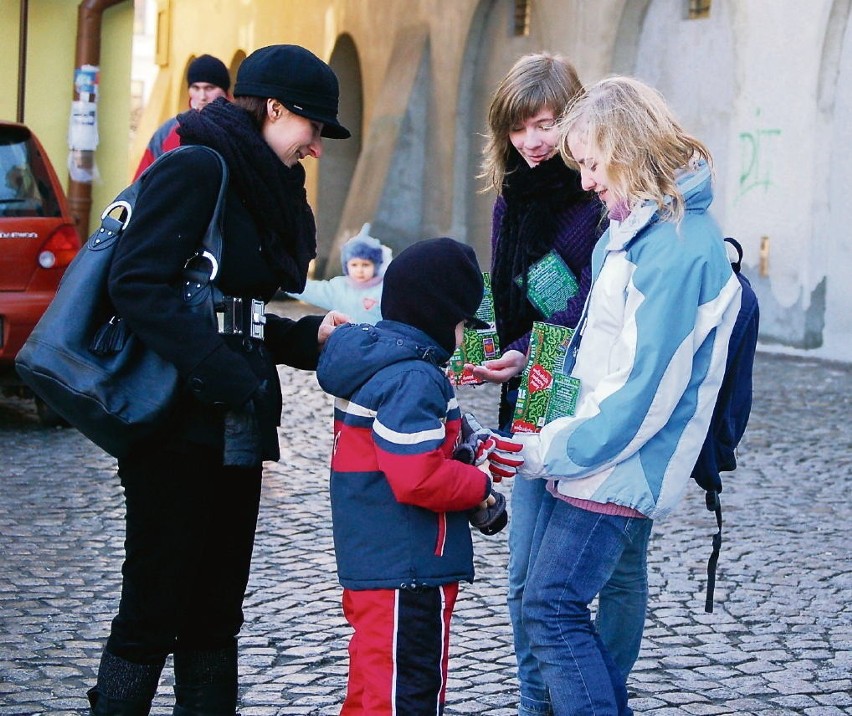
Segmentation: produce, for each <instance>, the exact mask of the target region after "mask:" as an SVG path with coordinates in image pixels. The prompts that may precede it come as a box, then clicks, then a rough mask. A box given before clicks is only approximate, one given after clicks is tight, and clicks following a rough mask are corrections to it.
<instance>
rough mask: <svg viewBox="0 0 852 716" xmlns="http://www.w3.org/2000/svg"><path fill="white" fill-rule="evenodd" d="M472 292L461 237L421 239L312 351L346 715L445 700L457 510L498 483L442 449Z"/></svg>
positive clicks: (468, 558)
mask: <svg viewBox="0 0 852 716" xmlns="http://www.w3.org/2000/svg"><path fill="white" fill-rule="evenodd" d="M482 292H483V280H482V274H481V272H480V269H479V265H478V264H477V261H476V255H475V254H474V252H473V249H471V248H470V247H469V246H466V245H464V244H461V243H459V242H457V241H454V240H453V239H448V238H440V239H429V240H426V241H420V242H418V243H416V244H414V245H412V246H410V247H408V248H407V249H405V250H404V251H403V252H402V253H400V255H399V256H398V257H397V258H396V259H394V260H393V261H392V262H391V263H390V264H389V265H388V268H387V272H386V274H385V279H384V291H383V294H382V316H383V317H384V320H382V321H380V322H379V323H378V324H377V325H376V326H370V325H366V324H363V325H345V326H341V327H339V328H338V329H337V330H335V331H334V333H333V334H332V336H331V337H330V338H329V340H328V342H327V344H326V346H325V349H324V350H323V353H322V355H321V356H320V362H319V367H318V369H317V378H318V380H319V383H320V385H321V386H322V388H323V390H325V391H326V392H328V393H330V394H331V395H333V396H335V398H336V400H335V406H334V431H335V438H334V451H333V455H332V458H331V507H332V517H333V525H334V544H335V553H336V557H337V571H338V577H339V579H340V583H341V584H342V585H343V588H344V590H343V609H344V613H345V615H346V618H347V620H348V621H349V623H350V624H351V625H352V627H353V628H354V630H355V633H354V634H353V636H352V640H351V642H350V644H349V655H350V667H349V685H348V690H347V695H346V700H345V702H344V704H343V709H342V711H341V714H344V715H346V716H353V715H355V714H370V715H371V716H381V715H383V714H406V715H407V716H416V715H418V714H436V713H440V712H441V710H442V709H443V702H444V696H445V688H446V677H447V661H448V648H449V624H450V616H451V614H452V611H453V606H454V604H455V600H456V596H457V594H458V583H459V582H460V581H462V580H466V581H468V582H470V581H472V580H473V575H474V569H473V546H472V540H471V533H470V525H469V519H470V518H471V511H472V510H475V509H477V508H482V509H487V508H488V507H489V506H490V505H493V504H494V501H495V494H496V493H494V494H492V486H491V478H490V476H489V474H487V472H486V471H483V470H482V469H480V468H477V467H474V466H473V465H470V464H465V463H463V462H460V461H458V460H454V459H453V453H454V451H455V449H456V448H457V447H458V445H459V443H460V442H461V424H462V421H461V414H460V410H459V405H458V402H457V401H456V398H455V394H454V391H453V387H452V385H451V384H450V382H449V380H448V379H447V377H446V375H445V373H444V368H443V366H444V365H445V364H446V363H447V361H448V360H449V357H450V355H451V354H452V352H453V350H454V349H455V348H456V346H457V345H458V344H459V343H460V341H461V337H462V330H463V328H464V325H465V322H466V321H468V320H470V319H472V318H473V316H474V314H475V312H476V309H477V308H478V306H479V304H480V302H481V300H482ZM484 467H485V468H486V469H487V467H488V465H487V464H485V465H484ZM498 500H500V502H501V503H502V499H500V498H498Z"/></svg>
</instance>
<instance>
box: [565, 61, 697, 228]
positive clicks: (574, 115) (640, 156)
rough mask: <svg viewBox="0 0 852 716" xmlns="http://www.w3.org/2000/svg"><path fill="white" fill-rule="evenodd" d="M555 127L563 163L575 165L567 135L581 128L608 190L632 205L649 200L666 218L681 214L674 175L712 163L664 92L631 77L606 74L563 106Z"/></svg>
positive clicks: (673, 218)
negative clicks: (606, 177) (602, 170)
mask: <svg viewBox="0 0 852 716" xmlns="http://www.w3.org/2000/svg"><path fill="white" fill-rule="evenodd" d="M559 131H560V137H559V153H560V154H561V155H562V159H563V160H564V161H565V163H566V164H569V165H570V166H574V167H576V166H577V162H576V160H575V158H574V157H573V156H572V155H571V151H570V149H569V148H568V138H569V135H570V134H573V133H576V132H580V133H582V134H584V135H585V139H586V145H587V147H589V148H590V149H592V150H593V151H594V153H595V158H596V159H597V161H598V162H602V163H603V165H604V167H605V168H606V171H607V174H608V175H609V179H610V186H609V190H610V192H612V194H613V195H614V196H615V197H616V198H617V199H621V200H624V201H626V202H627V204H628V206H630V207H631V208H632V207H633V206H635V205H637V204H640V203H644V202H645V201H653V202H654V203H655V204H656V205H657V208H658V209H659V211H660V213H661V214H662V216H663V219H664V220H668V221H674V222H678V221H680V219H681V218H683V213H684V200H683V195H682V194H681V193H680V191H679V190H678V188H677V177H678V175H679V174H680V173H681V172H682V171H683V170H684V169H685V168H690V167H694V166H695V164H696V163H697V162H698V161H699V160H701V159H703V160H704V161H706V162H707V164H708V165H709V166H710V167H711V169H712V166H713V159H712V156H711V155H710V151H709V150H708V149H707V147H706V146H705V145H704V144H703V143H701V142H700V141H699V140H698V139H696V138H695V137H693V136H691V135H689V134H687V133H686V132H685V131H684V130H683V128H682V127H681V126H680V124H679V123H678V121H677V120H676V119H675V117H674V115H673V114H672V112H671V110H670V109H669V107H668V105H667V104H666V101H665V100H664V99H663V96H662V95H661V94H660V93H659V92H657V90H655V89H653V88H652V87H649V86H648V85H646V84H644V83H643V82H640V81H639V80H637V79H634V78H632V77H610V78H608V79H604V80H601V81H600V82H598V83H596V84H595V85H593V86H591V87H589V88H588V89H586V90H585V91H584V92H583V94H582V95H580V96H579V97H577V99H576V100H575V101H574V102H573V103H572V104H571V106H570V107H569V108H568V110H567V111H566V112H565V115H564V116H563V118H562V120H561V122H560V126H559Z"/></svg>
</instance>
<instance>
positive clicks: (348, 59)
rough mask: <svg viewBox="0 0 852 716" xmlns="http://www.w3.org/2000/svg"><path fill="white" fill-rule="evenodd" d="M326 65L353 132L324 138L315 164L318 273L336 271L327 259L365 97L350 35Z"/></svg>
mask: <svg viewBox="0 0 852 716" xmlns="http://www.w3.org/2000/svg"><path fill="white" fill-rule="evenodd" d="M329 65H330V66H331V68H332V69H333V70H334V72H335V74H336V75H337V78H338V80H339V82H340V107H339V111H338V117H339V119H340V122H341V124H343V126H344V127H346V128H347V129H348V130H349V131H350V132H351V133H352V136H351V137H350V138H349V139H344V140H339V139H326V140H325V141H324V142H323V150H324V151H323V157H322V159H321V160H320V162H319V164H318V169H317V173H318V177H317V178H318V181H317V201H316V220H317V259H316V268H315V271H314V274H315V276H317V277H321V276H324V277H329V276H334V275H336V274H338V273H340V271H339V267H338V266H337V265H336V263H334V264H331V263H329V256H330V254H331V253H332V252H333V246H334V243H335V238H336V236H337V232H338V229H339V227H340V220H341V217H342V215H343V207H344V205H345V204H346V198H347V196H348V194H349V192H350V190H351V188H352V178H353V176H354V174H355V167H356V166H357V164H358V157H359V156H360V154H361V147H362V145H363V121H364V97H363V79H362V76H361V62H360V60H359V59H358V51H357V49H356V47H355V43H354V42H353V40H352V37H351V36H350V35H341V36H340V37H339V38H338V39H337V43H336V44H335V47H334V51H333V52H332V53H331V59H330V60H329Z"/></svg>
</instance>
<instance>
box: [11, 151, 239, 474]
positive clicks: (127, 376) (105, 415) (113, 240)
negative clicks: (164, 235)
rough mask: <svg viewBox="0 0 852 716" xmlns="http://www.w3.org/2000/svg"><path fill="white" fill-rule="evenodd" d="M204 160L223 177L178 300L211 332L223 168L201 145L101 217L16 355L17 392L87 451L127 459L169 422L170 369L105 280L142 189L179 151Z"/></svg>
mask: <svg viewBox="0 0 852 716" xmlns="http://www.w3.org/2000/svg"><path fill="white" fill-rule="evenodd" d="M199 150H203V151H209V152H212V153H213V154H215V155H216V157H217V158H218V160H219V163H220V165H221V168H222V183H221V186H220V188H219V195H218V198H217V201H216V208H215V210H214V211H213V216H212V218H211V220H210V224H209V226H208V227H207V231H206V232H205V234H204V238H203V240H202V242H201V246H200V247H199V249H198V250H197V252H196V253H195V254H194V255H193V256H191V257H190V258H189V259H188V261H187V263H186V266H185V268H184V272H183V273H184V275H183V282H182V285H181V286H178V287H176V290H181V293H182V295H183V300H184V301H186V302H187V303H188V304H189V305H191V306H192V307H193V310H196V311H199V312H200V313H201V314H203V315H205V316H208V317H209V320H210V321H211V325H213V326H214V327H215V326H216V314H215V296H214V293H215V286H214V284H213V280H214V279H215V278H216V274H217V273H218V270H219V261H220V258H221V255H222V220H223V207H224V202H225V193H226V191H227V186H228V167H227V165H226V164H225V161H224V159H222V156H221V155H220V154H219V153H218V152H216V151H215V150H213V149H210V148H208V147H203V146H200V145H199V146H194V145H193V146H181V147H178V148H177V149H174V150H172V151H171V152H167V153H166V154H164V155H162V156H161V157H159V158H158V159H157V161H156V162H154V164H152V165H151V166H150V167H149V168H148V169H147V170H146V171H145V172H144V173H143V174H142V176H140V177H139V179H137V180H136V181H135V182H134V183H133V184H131V185H130V186H128V187H127V188H126V189H125V190H124V191H122V192H121V193H120V194H119V195H118V196H117V197H116V198H115V199H114V200H113V202H112V203H111V204H110V205H109V206H108V207H107V208H106V209H104V212H103V214H102V215H101V225H100V227H99V228H98V229H97V230H95V232H94V233H93V234H92V235H91V236H90V237H89V239H88V241H87V242H86V245H85V246H84V247H83V248H82V249H80V252H79V253H78V254H77V256H76V257H75V258H74V260H73V261H72V262H71V265H70V266H69V267H68V269H67V271H66V272H65V275H64V276H63V277H62V281H61V282H60V284H59V289H58V291H57V293H56V296H55V297H54V299H53V301H52V302H51V303H50V305H49V306H48V308H47V310H46V311H45V313H44V315H43V316H42V318H41V320H40V321H39V322H38V324H36V327H35V328H34V329H33V332H32V333H31V334H30V336H29V338H28V339H27V341H26V343H24V345H23V347H22V348H21V350H20V351H19V353H18V355H17V357H16V359H15V364H16V368H17V370H18V373H19V375H20V376H21V379H22V380H23V381H24V383H25V384H26V385H27V386H28V387H29V388H30V389H31V390H32V391H33V392H34V393H35V394H36V395H37V396H38V397H39V398H41V399H42V400H44V402H45V403H47V405H48V406H50V407H51V408H53V409H54V410H55V411H56V412H57V413H58V414H59V415H61V416H62V417H63V418H65V419H66V420H67V421H68V422H69V423H70V424H71V425H73V426H74V427H75V428H77V429H78V430H79V431H80V432H81V433H83V434H84V435H85V436H86V437H88V438H89V439H90V440H91V441H92V442H94V443H95V444H97V445H98V446H100V447H101V448H103V449H104V450H105V451H106V452H108V453H110V454H111V455H113V456H115V457H123V456H125V455H126V454H127V453H128V452H129V451H130V449H131V448H132V447H133V445H134V444H136V443H138V442H139V441H140V440H142V439H144V438H145V437H147V436H149V435H150V434H151V433H152V432H153V431H154V430H155V429H156V428H157V427H158V426H160V425H162V423H163V422H164V421H165V420H166V418H167V417H168V415H169V413H170V411H171V409H172V406H173V404H174V402H175V399H176V397H177V394H178V392H179V391H180V389H181V386H180V381H179V377H178V372H177V368H176V367H175V366H174V365H173V364H172V363H169V362H168V361H166V360H164V359H163V358H161V357H160V356H159V355H158V354H156V353H155V352H154V351H152V350H150V349H149V348H148V347H147V346H146V345H145V344H144V343H143V342H142V341H141V340H139V338H138V337H137V336H135V335H133V333H132V332H130V331H129V330H128V329H127V327H126V326H125V325H124V322H123V321H122V319H121V317H120V316H118V315H116V313H115V309H114V308H113V306H112V303H111V301H110V299H109V295H108V291H107V279H108V276H109V270H110V265H111V263H112V257H113V253H114V250H115V246H116V244H117V243H118V241H120V240H121V237H122V234H123V233H124V231H125V229H126V228H127V226H128V225H129V224H130V222H131V221H132V219H133V208H134V205H135V202H136V197H137V195H138V193H139V188H140V183H141V182H142V181H143V180H144V177H145V176H146V175H147V174H148V173H149V172H151V171H154V170H156V167H157V165H158V164H160V163H161V162H164V161H170V160H171V159H172V158H173V157H174V155H175V154H176V153H177V152H181V151H199Z"/></svg>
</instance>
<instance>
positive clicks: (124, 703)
mask: <svg viewBox="0 0 852 716" xmlns="http://www.w3.org/2000/svg"><path fill="white" fill-rule="evenodd" d="M162 670H163V664H135V663H133V662H131V661H127V660H125V659H122V658H120V657H118V656H115V655H113V654H110V653H109V652H108V651H104V653H103V655H102V656H101V665H100V667H99V668H98V683H97V685H96V686H95V687H94V688H92V689H89V691H88V692H87V693H86V695H87V696H88V697H89V704H91V707H92V716H148V713H149V712H150V711H151V701H153V700H154V694H156V693H157V684H158V683H159V682H160V673H161V672H162Z"/></svg>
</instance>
